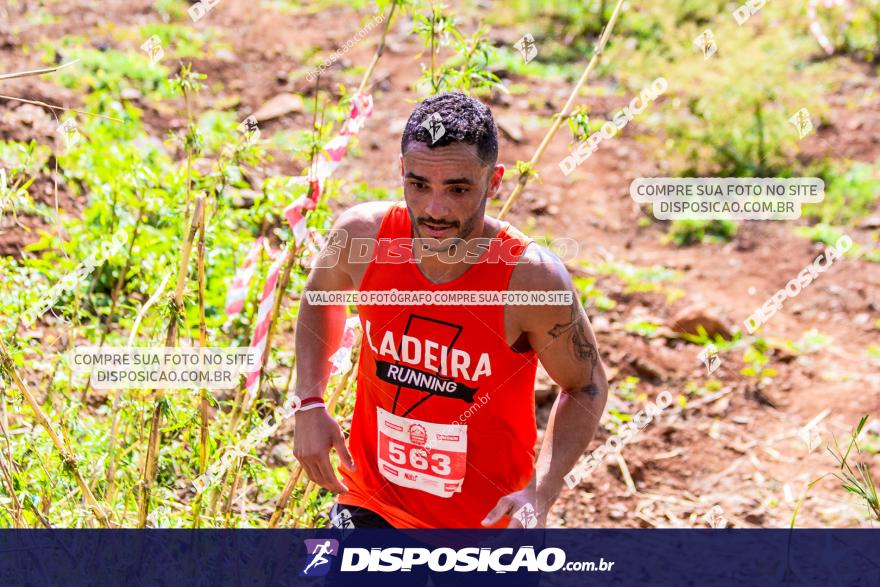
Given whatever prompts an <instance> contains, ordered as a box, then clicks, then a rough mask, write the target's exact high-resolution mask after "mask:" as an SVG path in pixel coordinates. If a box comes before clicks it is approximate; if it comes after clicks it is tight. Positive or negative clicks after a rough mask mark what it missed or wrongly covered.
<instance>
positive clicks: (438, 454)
mask: <svg viewBox="0 0 880 587" xmlns="http://www.w3.org/2000/svg"><path fill="white" fill-rule="evenodd" d="M376 420H377V423H378V428H379V442H378V448H379V451H378V458H379V471H380V472H381V473H382V476H383V477H385V478H386V479H388V480H389V481H391V482H392V483H394V484H396V485H400V486H401V487H408V488H410V489H419V490H421V491H425V492H427V493H430V494H432V495H436V496H439V497H451V496H452V494H453V493H455V492H457V491H461V485H462V483H463V482H464V473H465V469H466V463H467V425H464V424H435V423H433V422H423V421H422V420H416V419H414V418H404V417H403V416H395V415H394V414H392V413H390V412H387V411H385V410H383V409H382V408H376Z"/></svg>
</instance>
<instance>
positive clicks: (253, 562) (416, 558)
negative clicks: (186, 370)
mask: <svg viewBox="0 0 880 587" xmlns="http://www.w3.org/2000/svg"><path fill="white" fill-rule="evenodd" d="M429 579H430V581H431V584H432V585H434V586H436V587H441V586H445V585H450V586H452V585H454V586H455V587H464V586H468V585H480V586H481V587H488V586H489V585H495V584H503V585H505V586H507V585H534V586H535V587H537V586H538V585H542V586H544V585H548V586H555V585H560V586H565V585H591V586H592V585H596V586H600V585H651V586H667V585H668V586H675V587H679V586H682V585H694V586H712V587H725V586H731V587H752V586H763V585H768V586H770V585H773V586H777V585H816V586H822V587H826V586H836V585H840V586H843V585H846V586H857V587H871V586H880V531H878V530H794V531H789V530H711V529H707V530H587V529H583V530H504V531H489V530H413V531H400V530H353V529H352V530H333V529H327V530H4V531H0V585H4V586H5V585H15V586H24V585H35V586H36V585H39V586H41V587H43V586H54V585H64V586H78V585H90V586H91V585H99V586H103V585H108V586H109V585H113V586H119V585H123V586H125V587H135V586H141V585H143V586H147V585H149V586H160V585H168V586H171V585H174V586H178V585H187V586H189V585H205V586H212V587H213V586H218V585H235V586H237V585H241V586H253V585H259V586H267V587H268V586H287V585H304V586H312V585H314V586H319V585H328V586H329V585H381V586H382V587H391V586H394V585H406V586H408V587H409V586H421V585H427V584H428V581H429Z"/></svg>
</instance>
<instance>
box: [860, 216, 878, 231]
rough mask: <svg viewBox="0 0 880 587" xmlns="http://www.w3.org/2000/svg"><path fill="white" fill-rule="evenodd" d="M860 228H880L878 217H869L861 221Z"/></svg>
mask: <svg viewBox="0 0 880 587" xmlns="http://www.w3.org/2000/svg"><path fill="white" fill-rule="evenodd" d="M860 226H861V227H862V228H880V216H869V217H868V218H865V219H864V220H862V222H861V224H860Z"/></svg>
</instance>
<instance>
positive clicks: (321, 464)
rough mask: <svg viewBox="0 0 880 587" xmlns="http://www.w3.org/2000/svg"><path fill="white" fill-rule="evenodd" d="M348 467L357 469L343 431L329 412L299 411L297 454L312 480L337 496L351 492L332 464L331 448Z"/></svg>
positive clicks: (296, 436)
mask: <svg viewBox="0 0 880 587" xmlns="http://www.w3.org/2000/svg"><path fill="white" fill-rule="evenodd" d="M331 447H332V448H335V449H336V454H338V455H339V459H340V460H341V461H342V464H343V465H345V467H346V468H348V469H351V470H352V471H354V470H355V466H354V461H353V460H352V458H351V453H349V452H348V447H347V446H345V437H344V436H343V435H342V428H340V427H339V424H337V423H336V420H334V419H333V417H332V416H330V414H328V413H327V410H325V409H316V410H306V411H298V412H297V413H296V425H295V426H294V429H293V455H294V456H295V457H296V460H298V461H299V462H300V464H301V465H302V468H303V469H305V471H306V474H307V475H308V476H309V479H311V480H312V481H314V482H315V483H317V484H318V485H320V486H321V487H323V488H324V489H328V490H330V491H332V492H334V493H348V487H346V486H345V485H343V483H342V480H340V479H339V478H338V477H337V476H336V471H334V470H333V465H331V464H330V448H331Z"/></svg>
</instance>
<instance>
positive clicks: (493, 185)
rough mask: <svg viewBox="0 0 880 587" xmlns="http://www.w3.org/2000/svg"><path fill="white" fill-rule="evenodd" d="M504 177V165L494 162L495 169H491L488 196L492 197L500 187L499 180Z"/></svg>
mask: <svg viewBox="0 0 880 587" xmlns="http://www.w3.org/2000/svg"><path fill="white" fill-rule="evenodd" d="M503 178H504V165H503V164H502V163H496V164H495V169H494V170H493V171H492V177H490V178H489V191H488V196H489V198H490V199H491V198H494V197H495V194H497V193H498V190H500V189H501V180H502V179H503Z"/></svg>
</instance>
